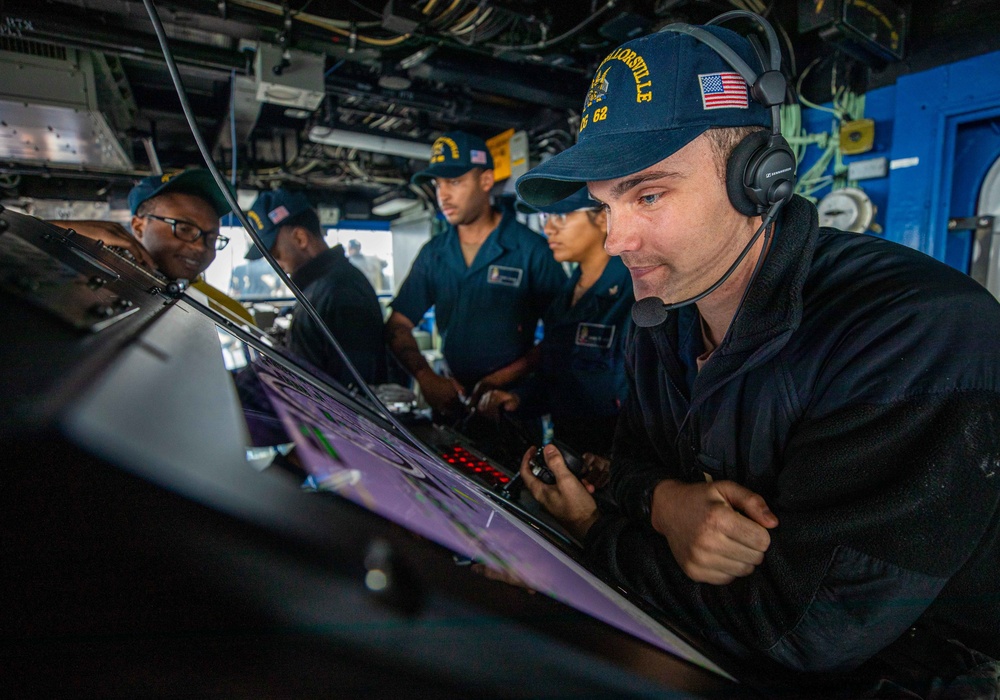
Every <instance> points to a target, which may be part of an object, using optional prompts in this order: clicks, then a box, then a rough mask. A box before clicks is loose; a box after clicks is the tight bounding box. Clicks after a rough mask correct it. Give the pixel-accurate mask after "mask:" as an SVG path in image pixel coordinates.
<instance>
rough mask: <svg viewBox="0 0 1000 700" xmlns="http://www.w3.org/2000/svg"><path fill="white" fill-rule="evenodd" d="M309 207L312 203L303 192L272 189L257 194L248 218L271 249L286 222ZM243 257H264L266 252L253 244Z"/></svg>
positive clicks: (263, 241) (255, 258)
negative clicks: (262, 251)
mask: <svg viewBox="0 0 1000 700" xmlns="http://www.w3.org/2000/svg"><path fill="white" fill-rule="evenodd" d="M309 209H312V204H310V203H309V198H308V197H306V196H305V194H304V193H302V192H293V191H291V190H285V189H278V190H270V191H268V192H261V193H260V194H259V195H258V196H257V199H255V200H254V203H253V205H252V206H251V207H250V210H249V211H248V212H247V219H249V221H250V225H251V226H253V227H254V230H255V231H256V232H257V235H258V236H260V240H261V243H263V244H264V245H265V246H267V249H268V250H271V248H273V247H274V242H275V241H276V240H278V231H280V230H281V226H282V225H283V224H284V222H286V221H288V220H289V219H290V218H292V217H293V216H298V215H299V214H301V213H302V212H304V211H308V210H309ZM243 257H244V258H246V259H247V260H257V259H258V258H262V257H264V254H263V253H261V252H260V249H259V248H258V247H257V246H256V245H252V246H250V250H248V251H247V254H246V255H245V256H243Z"/></svg>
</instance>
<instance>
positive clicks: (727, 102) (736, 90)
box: [698, 72, 749, 109]
mask: <svg viewBox="0 0 1000 700" xmlns="http://www.w3.org/2000/svg"><path fill="white" fill-rule="evenodd" d="M698 84H699V86H700V87H701V104H702V106H703V107H704V108H705V109H722V108H724V107H742V108H744V109H745V108H746V107H747V106H749V98H748V96H747V84H746V81H745V80H743V77H742V76H741V75H740V74H739V73H732V72H729V73H705V74H702V75H699V76H698Z"/></svg>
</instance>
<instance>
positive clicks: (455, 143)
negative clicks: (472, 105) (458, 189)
mask: <svg viewBox="0 0 1000 700" xmlns="http://www.w3.org/2000/svg"><path fill="white" fill-rule="evenodd" d="M473 168H482V169H483V170H492V169H493V156H492V155H491V154H490V149H489V148H488V147H487V146H486V142H485V141H483V140H482V139H481V138H479V137H478V136H473V135H472V134H467V133H465V132H464V131H449V132H448V133H446V134H444V135H443V136H441V137H439V138H438V139H437V140H436V141H434V145H433V146H431V164H430V167H429V168H426V169H425V170H421V171H420V172H419V173H415V174H414V175H413V177H411V178H410V182H412V183H413V184H414V185H422V184H424V183H425V182H427V181H428V180H433V179H434V178H436V177H461V176H462V175H465V174H466V173H467V172H469V171H470V170H472V169H473Z"/></svg>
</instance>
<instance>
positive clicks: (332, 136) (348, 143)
mask: <svg viewBox="0 0 1000 700" xmlns="http://www.w3.org/2000/svg"><path fill="white" fill-rule="evenodd" d="M309 140H310V141H313V142H314V143H322V144H324V145H326V146H343V147H344V148H357V149H359V150H362V151H371V152H372V153H386V154H388V155H390V156H403V157H404V158H412V159H413V160H426V161H430V159H431V146H430V144H425V143H415V142H413V141H403V140H402V139H392V138H388V137H386V136H376V135H374V134H362V133H358V132H356V131H345V130H344V129H331V128H330V127H328V126H320V125H316V126H314V127H313V128H311V129H310V130H309Z"/></svg>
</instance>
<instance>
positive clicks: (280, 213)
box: [267, 204, 288, 224]
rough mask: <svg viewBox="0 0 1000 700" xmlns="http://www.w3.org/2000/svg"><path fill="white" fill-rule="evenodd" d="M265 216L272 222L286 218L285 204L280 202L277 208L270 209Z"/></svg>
mask: <svg viewBox="0 0 1000 700" xmlns="http://www.w3.org/2000/svg"><path fill="white" fill-rule="evenodd" d="M267 218H269V219H270V220H271V223H272V224H276V223H278V222H280V221H284V220H285V219H287V218H288V209H286V208H285V205H284V204H282V205H280V206H279V207H278V208H277V209H272V210H271V211H269V212H268V214H267Z"/></svg>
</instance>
